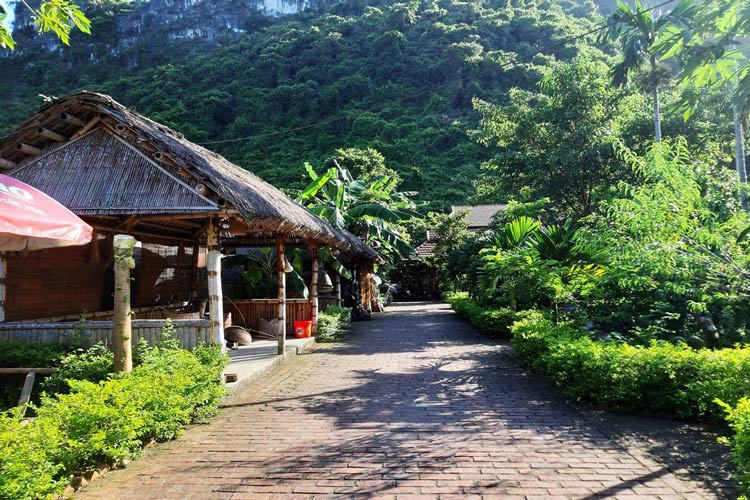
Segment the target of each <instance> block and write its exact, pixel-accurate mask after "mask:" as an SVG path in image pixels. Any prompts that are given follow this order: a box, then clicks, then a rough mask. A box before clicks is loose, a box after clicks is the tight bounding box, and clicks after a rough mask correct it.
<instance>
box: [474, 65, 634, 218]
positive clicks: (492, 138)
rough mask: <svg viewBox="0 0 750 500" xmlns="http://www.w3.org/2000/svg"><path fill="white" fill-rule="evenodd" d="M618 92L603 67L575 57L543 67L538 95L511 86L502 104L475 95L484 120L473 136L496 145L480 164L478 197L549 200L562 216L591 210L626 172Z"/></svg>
mask: <svg viewBox="0 0 750 500" xmlns="http://www.w3.org/2000/svg"><path fill="white" fill-rule="evenodd" d="M616 97H617V96H616V92H615V90H614V89H613V88H612V86H611V85H610V82H609V79H608V77H607V67H606V65H604V64H603V63H601V62H599V61H596V60H592V59H590V58H577V59H575V60H574V61H573V62H572V63H560V64H557V65H553V66H551V67H550V68H549V69H547V70H545V72H544V76H543V78H542V80H541V83H540V84H539V87H538V92H536V93H532V92H529V91H526V90H522V89H512V90H511V91H510V94H509V102H508V104H507V105H505V106H498V105H495V104H492V103H490V102H488V101H486V100H481V99H476V100H475V101H474V108H475V109H476V110H477V111H478V112H479V114H480V116H481V122H480V127H479V129H477V130H475V131H474V132H473V133H472V136H473V137H474V138H475V139H476V140H477V141H478V142H480V143H481V144H483V145H485V146H490V147H493V148H494V149H496V150H497V153H496V154H495V155H494V158H493V159H491V160H490V161H488V162H486V163H484V164H483V165H482V171H483V177H482V179H481V180H480V181H479V183H478V185H477V190H478V197H479V198H480V199H482V200H483V201H492V200H493V199H494V200H495V201H498V200H505V199H507V198H510V197H515V196H517V194H518V193H519V192H522V193H524V195H525V197H526V198H528V199H529V200H535V199H539V198H545V197H546V198H549V199H550V205H551V207H550V208H552V207H554V210H555V212H557V213H558V214H560V216H561V217H562V218H565V217H574V218H580V217H583V216H585V215H587V214H589V213H591V212H592V211H593V210H594V208H595V207H596V205H597V203H598V202H599V201H600V200H602V199H603V198H604V197H605V195H606V194H607V192H608V191H609V188H610V186H612V185H613V184H614V183H616V182H617V180H618V179H619V178H621V177H622V174H623V168H622V163H621V162H620V161H619V160H618V159H617V158H616V157H615V155H614V148H613V145H614V141H615V137H616V136H614V135H613V134H612V130H613V129H616V128H618V127H619V125H618V124H617V122H618V121H619V120H622V119H623V118H622V115H623V113H622V111H623V110H622V109H620V106H619V104H618V102H617V99H616Z"/></svg>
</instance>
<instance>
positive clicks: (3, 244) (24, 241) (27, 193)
mask: <svg viewBox="0 0 750 500" xmlns="http://www.w3.org/2000/svg"><path fill="white" fill-rule="evenodd" d="M91 231H92V230H91V226H89V225H88V224H86V223H85V222H83V221H82V220H81V219H79V218H78V217H77V216H76V215H75V214H74V213H73V212H71V211H70V210H68V209H67V208H65V207H64V206H62V205H61V204H60V203H58V202H57V201H55V200H53V199H52V198H50V197H49V196H47V195H46V194H44V193H42V192H41V191H39V190H37V189H34V188H33V187H31V186H29V185H28V184H24V183H23V182H21V181H19V180H17V179H13V178H12V177H8V176H7V175H2V174H0V252H19V251H32V250H41V249H43V248H53V247H64V246H70V245H85V244H86V243H88V242H89V241H91Z"/></svg>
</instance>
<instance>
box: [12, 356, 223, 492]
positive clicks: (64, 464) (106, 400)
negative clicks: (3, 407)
mask: <svg viewBox="0 0 750 500" xmlns="http://www.w3.org/2000/svg"><path fill="white" fill-rule="evenodd" d="M142 356H143V359H142V363H141V364H140V365H139V366H138V367H136V368H135V369H134V370H133V371H132V372H131V373H129V374H114V375H111V376H110V378H109V379H107V380H101V381H99V382H91V381H88V380H72V379H63V380H66V384H67V385H68V389H69V391H70V392H69V393H68V394H57V395H54V396H46V397H44V398H43V399H42V402H41V404H40V405H39V407H38V409H37V418H35V419H34V420H32V421H31V422H29V423H28V424H25V425H24V424H22V423H21V421H20V418H19V417H18V412H13V411H9V412H7V413H5V414H3V415H0V498H3V499H9V500H12V499H35V498H47V497H50V496H51V495H53V494H55V493H59V492H60V491H62V490H63V489H64V488H65V486H66V485H67V484H68V483H69V482H70V479H71V477H72V476H73V475H74V474H78V473H81V472H84V471H85V470H87V469H89V468H91V467H94V466H96V465H97V464H100V463H114V464H117V463H121V462H122V461H123V460H125V459H128V458H132V457H135V456H137V455H138V454H139V453H140V451H141V449H142V447H143V445H144V444H146V443H147V442H149V441H151V440H156V441H163V440H168V439H173V438H175V437H177V436H178V435H179V434H180V433H181V432H182V430H183V428H184V426H185V425H186V424H188V423H190V422H191V421H195V420H202V419H204V418H205V417H207V416H208V415H210V414H212V413H214V412H215V411H216V409H217V407H218V404H219V401H220V400H221V397H222V396H223V394H224V385H223V383H222V380H221V372H222V370H223V369H224V367H225V366H226V364H227V363H228V358H227V357H226V356H225V355H224V354H223V353H222V352H221V350H220V349H219V348H218V347H213V346H212V347H208V346H201V347H198V348H196V349H195V351H193V352H189V351H185V350H182V349H175V348H173V347H170V346H167V347H154V348H151V349H147V350H145V352H143V353H142ZM83 364H85V363H83ZM69 373H72V371H71V372H69ZM87 373H90V372H87Z"/></svg>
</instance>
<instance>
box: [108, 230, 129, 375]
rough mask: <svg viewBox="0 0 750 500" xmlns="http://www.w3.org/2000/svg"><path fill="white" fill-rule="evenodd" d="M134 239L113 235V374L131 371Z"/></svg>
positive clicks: (124, 235)
mask: <svg viewBox="0 0 750 500" xmlns="http://www.w3.org/2000/svg"><path fill="white" fill-rule="evenodd" d="M134 247H135V238H133V237H132V236H130V235H126V234H118V235H115V238H114V242H113V249H114V257H115V265H114V268H115V310H114V322H113V323H114V331H113V334H112V341H113V344H114V351H115V372H130V371H132V370H133V345H132V335H133V328H132V325H131V317H132V315H131V311H130V270H131V269H133V268H135V259H134V258H133V248H134Z"/></svg>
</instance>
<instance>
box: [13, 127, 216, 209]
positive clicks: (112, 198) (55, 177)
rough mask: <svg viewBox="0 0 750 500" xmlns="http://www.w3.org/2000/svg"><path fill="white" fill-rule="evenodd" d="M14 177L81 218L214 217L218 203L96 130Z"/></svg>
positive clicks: (25, 166)
mask: <svg viewBox="0 0 750 500" xmlns="http://www.w3.org/2000/svg"><path fill="white" fill-rule="evenodd" d="M11 175H12V176H13V177H15V178H17V179H19V180H21V181H23V182H25V183H27V184H29V185H31V186H33V187H35V188H37V189H39V190H41V191H43V192H45V193H47V194H48V195H50V196H51V197H53V198H55V199H56V200H57V201H59V202H60V203H62V204H63V205H65V206H66V207H68V208H69V209H70V210H72V211H73V212H75V213H77V214H79V215H127V214H164V213H178V214H188V213H196V214H199V213H212V212H216V211H217V210H218V209H219V207H218V205H217V203H216V202H214V201H212V200H211V199H209V198H208V197H206V196H204V195H202V194H201V193H199V192H198V190H197V188H196V187H194V186H193V185H191V183H192V184H197V182H196V181H194V180H191V179H185V178H181V177H179V176H177V175H175V174H173V173H171V172H169V171H168V170H167V169H165V168H164V167H163V166H161V165H159V164H157V163H156V162H155V161H153V160H152V159H151V158H149V157H148V156H147V155H146V154H145V153H144V152H143V151H141V150H139V149H138V148H137V147H135V146H134V145H132V144H130V143H128V142H127V141H126V140H125V139H123V138H121V137H118V136H115V135H114V134H112V133H110V132H108V131H106V130H104V129H102V128H97V129H95V130H93V131H92V132H90V133H88V134H87V135H84V136H83V137H81V138H79V139H76V140H74V141H71V142H69V143H67V144H64V145H61V146H59V147H57V148H54V149H52V150H50V151H48V152H46V153H43V154H40V155H39V156H37V157H35V158H33V159H31V160H30V161H29V162H28V163H25V164H23V165H21V166H19V167H18V168H17V169H15V170H14V171H13V172H12V173H11Z"/></svg>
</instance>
